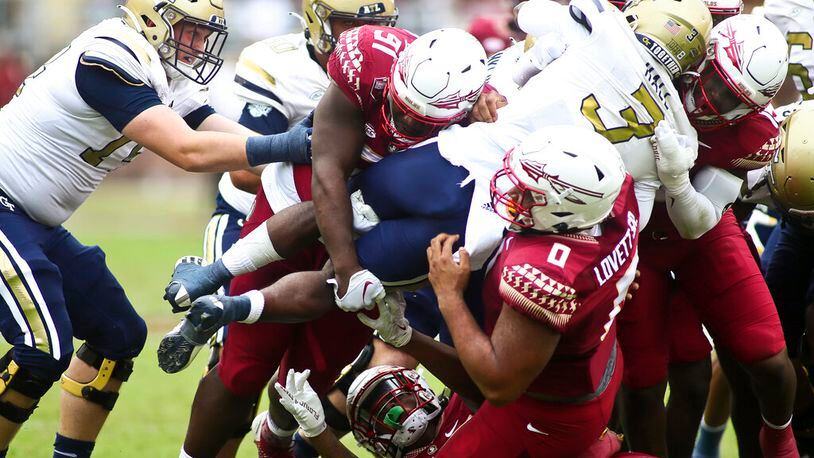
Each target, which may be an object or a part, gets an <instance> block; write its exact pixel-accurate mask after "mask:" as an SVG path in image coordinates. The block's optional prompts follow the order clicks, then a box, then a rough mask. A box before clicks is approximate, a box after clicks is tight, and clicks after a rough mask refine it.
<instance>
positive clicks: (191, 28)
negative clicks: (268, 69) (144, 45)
mask: <svg viewBox="0 0 814 458" xmlns="http://www.w3.org/2000/svg"><path fill="white" fill-rule="evenodd" d="M119 8H121V9H122V10H123V11H124V13H125V16H124V20H125V22H126V23H127V24H128V25H129V26H130V27H132V28H134V29H136V31H138V32H140V33H141V34H142V35H144V38H146V39H147V41H149V42H150V44H152V45H153V47H155V49H156V51H158V55H159V56H161V60H162V61H163V62H164V63H165V64H166V65H168V66H170V67H172V68H174V69H175V70H177V71H178V72H179V73H180V74H182V75H184V76H186V77H187V78H189V79H191V80H193V81H195V82H196V83H199V84H207V83H208V82H209V81H211V80H212V78H214V77H215V74H217V72H218V70H220V67H221V66H222V65H223V59H221V58H220V53H221V51H222V50H223V43H224V42H225V41H226V36H227V35H228V33H227V32H226V19H225V18H224V15H223V0H170V1H160V0H127V2H125V4H124V5H120V6H119ZM179 24H180V25H179Z"/></svg>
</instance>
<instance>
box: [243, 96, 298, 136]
mask: <svg viewBox="0 0 814 458" xmlns="http://www.w3.org/2000/svg"><path fill="white" fill-rule="evenodd" d="M238 122H239V123H240V124H241V125H242V126H243V127H245V128H247V129H251V130H253V131H255V132H257V133H258V134H260V135H271V134H279V133H282V132H285V131H286V130H288V118H286V117H285V115H284V114H283V113H281V112H280V111H278V110H276V109H275V108H274V107H272V106H267V105H258V104H252V103H247V104H246V105H245V106H244V107H243V112H242V113H241V114H240V119H239V120H238Z"/></svg>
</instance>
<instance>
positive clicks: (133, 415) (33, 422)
mask: <svg viewBox="0 0 814 458" xmlns="http://www.w3.org/2000/svg"><path fill="white" fill-rule="evenodd" d="M211 208H212V199H211V196H210V195H208V192H207V190H205V189H203V188H202V186H195V185H192V186H190V185H189V184H188V183H186V181H184V182H181V183H176V184H174V185H173V184H172V182H169V181H168V182H167V183H164V184H158V185H157V184H155V183H152V182H151V183H149V185H141V184H139V183H136V182H128V181H118V182H109V183H106V184H105V185H103V186H102V188H101V189H100V190H99V192H97V193H95V194H94V195H93V196H92V197H91V198H90V199H89V200H88V202H87V203H86V204H85V205H84V206H83V207H82V208H81V209H80V210H79V212H77V214H76V215H75V216H74V217H73V218H72V220H71V221H70V223H69V224H67V227H68V228H69V229H70V230H71V231H72V232H73V233H74V235H76V237H77V238H79V240H81V241H82V242H83V243H86V244H89V245H92V244H98V245H99V246H101V247H102V248H103V249H104V250H105V252H106V253H107V261H108V264H109V266H110V268H111V270H112V271H113V273H114V274H116V276H117V278H118V279H119V280H120V281H121V283H122V284H123V285H124V288H125V290H126V291H127V293H128V296H129V297H130V300H131V301H132V302H133V304H134V305H135V307H136V308H137V310H138V311H139V313H141V315H142V316H143V317H144V319H145V320H146V321H147V324H148V328H149V337H148V339H147V345H146V347H145V349H144V351H143V352H142V354H141V356H139V357H138V358H137V359H136V366H135V372H134V373H133V375H132V377H131V378H130V381H129V382H128V383H126V384H125V385H124V388H123V390H122V396H121V398H120V399H119V402H118V404H117V405H116V409H115V410H114V411H113V412H112V414H111V416H110V418H109V420H108V422H107V425H106V426H105V429H104V430H103V431H102V434H101V436H100V437H99V440H98V442H97V445H96V449H95V454H94V456H97V457H175V456H178V450H179V448H180V446H181V443H182V441H183V437H184V432H185V430H186V424H187V419H188V417H189V406H190V403H191V402H192V396H193V393H194V390H195V386H196V384H197V381H198V379H199V377H200V376H201V370H202V369H203V364H204V358H203V357H200V356H199V358H198V360H197V361H196V363H195V364H196V366H197V367H193V368H190V369H188V370H186V371H183V372H181V373H179V374H174V375H167V374H165V373H163V372H162V371H161V370H160V369H159V368H158V364H157V360H156V353H155V351H156V348H157V346H158V342H159V341H160V339H161V337H162V336H163V335H164V333H165V332H166V331H168V330H169V329H170V328H172V326H173V325H175V324H176V322H177V320H178V319H179V317H177V316H173V315H171V314H170V312H169V306H168V305H167V304H166V303H165V302H164V301H163V300H162V299H161V296H162V294H163V288H164V286H165V284H166V282H167V281H168V279H169V276H170V273H171V271H172V266H173V263H174V262H175V260H176V259H177V258H178V257H179V256H182V255H185V254H199V253H200V252H201V234H202V230H203V228H204V226H205V224H206V222H207V220H208V218H209V213H210V212H211ZM2 351H3V352H5V348H4V349H2ZM58 397H59V389H58V387H57V386H56V385H55V386H54V388H52V389H51V391H50V392H49V393H48V394H47V395H46V397H45V398H43V400H42V402H41V403H40V407H39V409H38V410H37V412H36V413H35V414H34V415H33V416H32V418H31V419H30V420H29V421H28V422H27V423H26V424H25V426H24V428H23V430H22V431H21V432H20V433H19V434H18V436H17V438H16V439H15V441H14V443H13V444H12V447H11V450H10V452H9V455H8V456H9V457H17V458H39V457H50V456H51V453H52V443H53V437H54V432H55V431H56V428H57V421H58V414H57V412H58ZM734 444H735V442H734V434H732V431H731V430H729V431H727V434H726V436H725V437H724V447H723V450H722V455H721V456H722V457H734V456H737V452H736V449H735V446H734ZM360 453H361V452H360ZM239 456H240V457H251V456H256V453H255V448H254V445H253V444H251V442H250V441H249V440H246V441H244V444H243V446H242V448H241V451H240V453H239ZM360 456H366V455H361V454H360Z"/></svg>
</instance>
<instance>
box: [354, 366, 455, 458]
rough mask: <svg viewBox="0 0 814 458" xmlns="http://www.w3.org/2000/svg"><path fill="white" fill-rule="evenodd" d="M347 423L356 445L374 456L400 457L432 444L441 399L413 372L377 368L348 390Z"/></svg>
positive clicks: (364, 373) (364, 375)
mask: <svg viewBox="0 0 814 458" xmlns="http://www.w3.org/2000/svg"><path fill="white" fill-rule="evenodd" d="M347 408H348V412H347V415H348V420H349V421H350V424H351V430H352V432H353V437H354V438H356V441H357V442H358V443H359V445H361V446H363V447H364V448H366V449H367V450H370V451H371V452H373V453H374V454H375V455H376V456H383V457H388V458H401V457H402V456H404V455H405V454H406V453H408V452H415V451H417V450H418V449H420V448H422V447H426V446H428V445H429V444H431V443H432V441H433V440H434V439H435V436H436V433H437V426H438V423H439V422H440V420H441V411H442V410H443V408H442V407H441V400H439V398H438V397H437V396H436V395H435V393H433V391H432V389H430V386H429V385H428V384H427V382H426V381H425V380H424V379H423V378H422V377H421V376H420V375H419V374H418V372H416V371H414V370H412V369H405V368H403V367H398V366H376V367H372V368H370V369H367V370H365V371H364V372H362V373H361V374H359V376H358V377H356V379H355V380H354V381H353V383H352V384H351V386H350V390H348V401H347Z"/></svg>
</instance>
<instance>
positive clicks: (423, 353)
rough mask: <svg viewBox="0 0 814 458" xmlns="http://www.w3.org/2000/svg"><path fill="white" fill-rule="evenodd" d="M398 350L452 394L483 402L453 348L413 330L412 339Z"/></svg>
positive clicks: (481, 396)
mask: <svg viewBox="0 0 814 458" xmlns="http://www.w3.org/2000/svg"><path fill="white" fill-rule="evenodd" d="M400 350H403V351H404V352H405V353H407V354H409V355H410V356H412V357H414V358H415V359H417V360H418V361H419V362H420V363H421V364H422V365H423V366H424V367H426V368H427V370H429V371H430V372H432V374H433V375H435V376H436V377H438V380H440V381H441V382H442V383H443V384H444V385H446V386H447V387H449V388H450V389H451V390H452V391H453V392H455V393H458V394H459V395H461V396H463V397H465V398H466V399H469V400H471V401H474V402H481V401H482V400H483V395H482V394H481V392H480V390H479V389H478V387H477V385H475V383H474V382H473V381H472V378H471V377H469V374H467V372H466V369H465V368H464V366H463V364H461V360H460V359H459V358H458V352H457V351H456V350H455V348H454V347H450V346H449V345H446V344H443V343H441V342H438V341H436V340H435V339H433V338H431V337H429V336H427V335H424V334H422V333H420V332H418V331H416V330H415V329H413V336H412V338H411V339H410V341H409V342H408V343H407V344H406V345H404V346H403V347H401V348H400Z"/></svg>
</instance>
